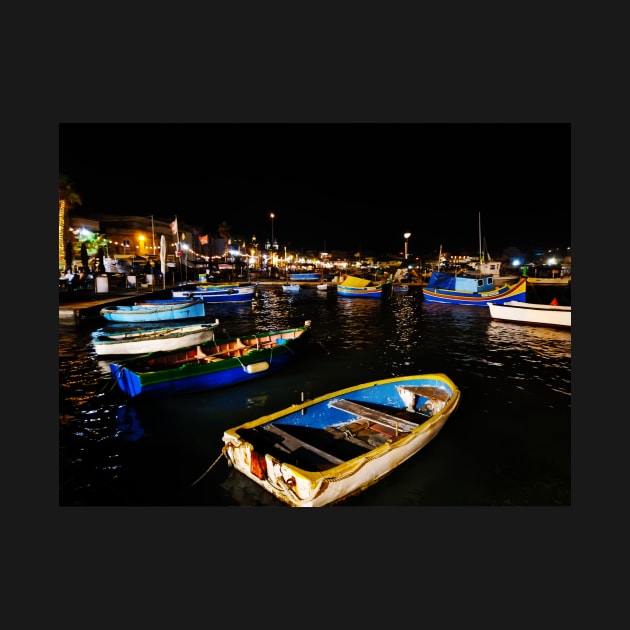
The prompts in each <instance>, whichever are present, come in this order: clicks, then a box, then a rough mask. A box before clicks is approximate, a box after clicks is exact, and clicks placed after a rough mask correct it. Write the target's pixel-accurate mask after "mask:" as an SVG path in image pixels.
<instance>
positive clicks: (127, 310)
mask: <svg viewBox="0 0 630 630" xmlns="http://www.w3.org/2000/svg"><path fill="white" fill-rule="evenodd" d="M100 314H101V316H102V317H104V318H105V319H106V320H108V321H110V322H121V323H125V324H135V323H137V322H170V321H174V320H180V319H191V318H193V317H205V315H206V311H205V307H204V303H203V300H186V301H182V300H145V301H143V302H136V303H135V304H132V305H122V304H119V305H116V306H106V307H105V308H102V309H101V310H100Z"/></svg>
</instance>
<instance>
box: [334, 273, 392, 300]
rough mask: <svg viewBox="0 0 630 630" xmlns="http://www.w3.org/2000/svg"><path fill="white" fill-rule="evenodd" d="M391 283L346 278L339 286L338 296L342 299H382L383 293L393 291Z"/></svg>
mask: <svg viewBox="0 0 630 630" xmlns="http://www.w3.org/2000/svg"><path fill="white" fill-rule="evenodd" d="M391 285H392V283H391V281H389V280H388V281H385V282H382V283H378V284H376V283H374V282H372V281H371V280H368V279H366V278H359V277H357V276H346V277H345V278H344V279H343V280H342V281H341V282H340V283H339V284H338V285H337V295H339V296H341V297H356V298H368V299H369V298H372V299H381V298H382V297H383V291H384V290H385V291H391Z"/></svg>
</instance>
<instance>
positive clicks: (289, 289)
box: [282, 282, 300, 293]
mask: <svg viewBox="0 0 630 630" xmlns="http://www.w3.org/2000/svg"><path fill="white" fill-rule="evenodd" d="M282 292H283V293H299V292H300V285H299V284H297V283H296V282H286V283H285V284H283V285H282Z"/></svg>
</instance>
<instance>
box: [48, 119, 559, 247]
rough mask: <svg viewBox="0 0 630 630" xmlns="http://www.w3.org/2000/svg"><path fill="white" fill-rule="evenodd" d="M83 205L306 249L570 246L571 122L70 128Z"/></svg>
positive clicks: (66, 149) (62, 151)
mask: <svg viewBox="0 0 630 630" xmlns="http://www.w3.org/2000/svg"><path fill="white" fill-rule="evenodd" d="M59 170H60V172H62V173H65V174H66V175H68V176H69V178H70V180H71V181H72V182H73V184H74V186H75V188H76V189H77V190H78V192H79V193H80V194H81V196H82V198H83V206H82V207H81V208H80V209H79V210H78V212H81V213H84V214H87V215H89V214H91V213H111V214H120V215H140V216H144V215H154V216H155V217H156V218H159V219H164V220H168V221H172V220H173V218H174V217H175V215H177V216H178V217H179V218H180V221H182V222H184V223H185V224H187V225H189V226H194V227H197V228H198V229H199V230H200V231H201V232H202V233H203V232H210V233H216V230H217V227H218V225H219V223H221V222H222V221H224V220H225V221H227V223H228V224H229V225H230V226H231V227H232V233H233V235H241V236H243V237H245V238H249V237H251V235H252V234H255V235H256V237H257V239H258V240H259V241H264V240H265V239H266V238H269V237H270V235H271V220H270V218H269V213H270V212H274V214H275V215H276V218H275V219H274V235H275V237H276V239H277V240H278V243H279V245H280V246H281V247H282V246H284V245H287V246H288V247H291V248H298V249H302V250H308V249H317V250H321V249H328V250H357V251H364V252H365V251H370V250H373V251H376V252H392V253H394V252H398V251H402V248H403V245H404V238H403V233H404V232H407V231H409V232H411V234H412V236H411V238H410V239H409V251H410V252H417V253H426V252H431V251H435V250H437V249H438V248H439V246H440V244H442V245H443V247H444V249H445V250H448V251H451V252H453V253H459V251H460V250H463V249H467V250H470V251H472V252H475V251H476V249H477V246H478V240H479V239H478V229H477V225H478V217H479V213H481V224H482V233H483V235H484V237H485V238H486V241H487V245H488V248H489V250H490V253H491V254H494V255H495V256H499V255H500V254H501V252H502V251H503V250H504V249H505V248H507V247H512V246H513V247H517V248H519V249H521V250H524V251H529V250H532V249H536V248H545V249H547V248H552V247H568V246H570V244H571V205H570V203H571V181H570V177H571V128H570V125H569V124H470V125H468V124H284V125H282V124H280V125H278V124H101V125H94V124H62V125H60V127H59Z"/></svg>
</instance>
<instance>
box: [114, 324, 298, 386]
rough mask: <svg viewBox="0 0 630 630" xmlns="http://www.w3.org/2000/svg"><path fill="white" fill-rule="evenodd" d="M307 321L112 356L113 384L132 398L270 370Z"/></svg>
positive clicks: (291, 350)
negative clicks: (114, 358)
mask: <svg viewBox="0 0 630 630" xmlns="http://www.w3.org/2000/svg"><path fill="white" fill-rule="evenodd" d="M309 330H310V321H306V322H305V324H304V326H302V327H299V328H289V329H286V330H275V331H274V330H272V331H266V332H261V333H255V334H251V335H241V336H240V337H234V338H230V339H225V340H220V341H219V340H217V339H216V337H215V339H213V340H212V341H208V342H206V343H202V344H199V345H197V346H192V347H187V348H183V349H180V350H172V351H169V352H153V353H148V354H143V355H140V356H137V357H133V358H131V359H127V360H125V361H120V362H112V363H111V364H110V370H111V374H112V377H113V379H114V382H115V383H116V385H117V386H118V387H119V388H120V389H121V390H122V391H123V392H124V393H125V394H126V395H127V396H130V397H132V398H136V397H138V396H142V397H147V396H154V395H164V394H181V393H191V392H199V391H205V390H212V389H217V388H219V387H227V386H229V385H236V384H238V383H242V382H245V381H249V380H251V379H254V378H259V377H261V376H264V375H266V374H274V373H275V372H277V371H278V370H279V369H281V368H283V367H284V366H285V365H286V364H287V363H289V362H291V361H292V360H293V359H294V358H295V356H296V354H298V353H299V351H300V350H301V349H302V348H303V347H304V344H305V342H306V341H307V338H308V335H307V333H308V331H309Z"/></svg>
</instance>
